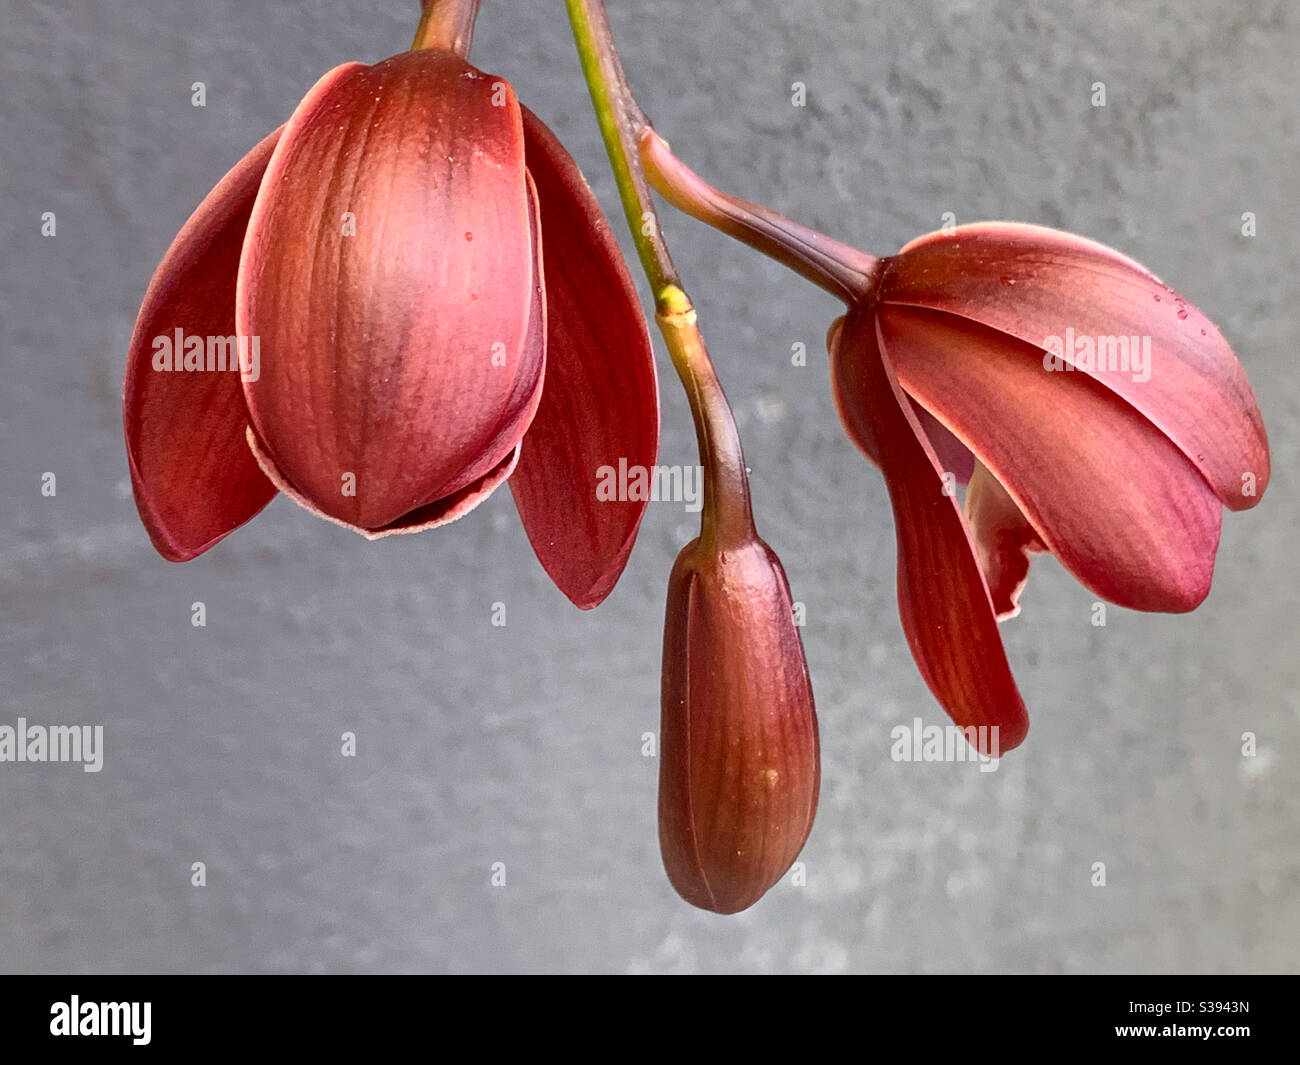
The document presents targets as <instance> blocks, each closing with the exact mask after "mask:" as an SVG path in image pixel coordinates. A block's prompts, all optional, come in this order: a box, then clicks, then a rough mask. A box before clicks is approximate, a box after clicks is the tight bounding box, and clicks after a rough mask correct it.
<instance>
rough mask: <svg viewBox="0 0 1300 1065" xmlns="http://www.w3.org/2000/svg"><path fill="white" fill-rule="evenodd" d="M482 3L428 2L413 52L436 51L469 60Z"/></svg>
mask: <svg viewBox="0 0 1300 1065" xmlns="http://www.w3.org/2000/svg"><path fill="white" fill-rule="evenodd" d="M481 3H482V0H424V13H423V14H422V15H421V16H420V25H419V27H418V28H417V29H416V31H415V40H414V41H412V42H411V50H412V51H416V50H418V49H421V48H436V49H438V50H439V51H443V52H454V53H455V54H456V55H458V56H460V57H461V58H462V59H464V58H466V57H467V56H468V55H469V48H470V45H471V43H473V40H474V21H475V19H477V18H478V9H479V5H480V4H481Z"/></svg>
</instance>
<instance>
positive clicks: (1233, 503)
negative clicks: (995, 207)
mask: <svg viewBox="0 0 1300 1065" xmlns="http://www.w3.org/2000/svg"><path fill="white" fill-rule="evenodd" d="M878 270H879V272H878V274H877V277H876V285H875V287H874V289H873V290H872V293H871V295H870V296H869V297H868V298H867V299H866V300H865V301H864V302H862V303H860V304H859V305H857V306H854V307H853V308H851V309H850V311H849V314H848V316H847V318H845V319H841V320H840V322H837V323H836V325H835V326H832V328H831V333H830V336H829V338H828V342H829V346H830V349H831V356H832V378H833V382H834V390H835V399H836V404H837V406H838V408H839V411H840V416H841V419H842V420H843V422H844V425H845V428H846V429H847V430H848V432H849V435H850V436H851V437H852V438H853V440H854V442H855V443H857V445H858V446H859V447H860V448H861V449H862V450H863V451H864V452H865V453H866V454H867V455H868V456H869V457H870V458H872V459H873V460H874V461H875V462H876V463H877V464H878V465H880V467H881V470H882V472H883V473H884V475H885V479H886V482H887V483H888V486H889V493H890V499H891V501H892V504H893V509H894V524H895V528H896V532H897V537H898V559H899V563H898V593H899V609H900V613H901V615H902V621H903V627H904V630H905V631H906V634H907V639H908V642H909V644H910V645H911V648H912V653H913V655H914V657H915V658H916V662H917V665H918V666H919V667H920V670H921V674H922V676H924V678H925V680H926V682H927V683H928V684H929V686H930V688H931V690H932V691H933V692H934V694H935V696H936V697H937V698H938V699H939V701H940V702H941V703H942V704H943V705H944V707H945V708H946V709H947V710H948V712H949V713H950V714H951V715H952V717H953V719H954V720H955V721H956V722H957V723H958V724H959V725H961V726H963V727H965V726H971V725H976V726H978V725H998V726H1000V731H1001V736H1000V746H1001V749H1002V750H1003V751H1005V750H1009V749H1010V748H1012V747H1014V746H1016V745H1017V744H1018V743H1019V742H1020V741H1021V740H1022V739H1023V738H1024V735H1025V731H1026V730H1027V728H1028V719H1027V715H1026V713H1025V708H1024V704H1023V703H1022V701H1021V699H1020V694H1019V692H1018V691H1017V690H1016V685H1015V681H1014V680H1013V678H1012V676H1011V671H1010V669H1009V667H1008V666H1007V661H1006V655H1005V653H1004V651H1003V648H1002V641H1001V638H1000V636H999V634H998V629H997V619H998V618H999V617H1008V616H1011V615H1012V614H1014V613H1015V612H1016V610H1017V605H1016V600H1017V597H1018V595H1019V592H1020V589H1021V587H1022V585H1023V583H1024V580H1025V576H1026V574H1027V571H1028V567H1029V553H1030V552H1031V551H1035V550H1049V551H1051V552H1052V553H1053V554H1055V555H1056V556H1057V557H1058V558H1059V559H1060V561H1061V562H1062V564H1063V565H1064V566H1065V567H1066V568H1067V569H1069V570H1070V572H1072V573H1073V574H1074V575H1075V576H1076V577H1077V578H1078V579H1079V580H1080V581H1081V582H1082V583H1083V584H1084V585H1085V586H1086V587H1087V588H1089V589H1090V590H1091V591H1093V592H1094V593H1095V594H1096V595H1098V596H1099V597H1100V598H1102V599H1107V600H1110V601H1111V602H1114V603H1118V604H1120V605H1121V606H1126V607H1131V608H1133V609H1137V610H1162V611H1185V610H1191V609H1193V608H1195V607H1196V606H1197V605H1199V604H1200V603H1201V601H1202V600H1203V599H1204V598H1205V596H1206V594H1207V593H1208V592H1209V588H1210V580H1211V577H1212V575H1213V571H1214V556H1215V552H1216V550H1217V548H1218V543H1219V525H1220V521H1221V517H1222V507H1223V506H1227V507H1229V508H1230V509H1232V510H1242V509H1245V508H1248V507H1251V506H1253V505H1254V504H1255V503H1256V502H1258V501H1259V498H1260V496H1261V495H1262V494H1263V492H1264V489H1265V487H1266V485H1267V483H1268V477H1269V455H1268V442H1267V438H1266V436H1265V432H1264V424H1263V421H1262V419H1261V417H1260V413H1259V408H1258V407H1257V406H1256V403H1255V398H1254V395H1253V393H1252V392H1251V389H1250V385H1249V383H1248V382H1247V381H1246V377H1245V374H1244V373H1243V371H1242V369H1241V366H1240V365H1239V364H1238V363H1237V361H1236V359H1235V358H1234V357H1233V354H1232V350H1231V349H1230V348H1229V347H1228V345H1227V343H1226V342H1225V341H1224V339H1223V337H1222V336H1221V335H1220V334H1219V331H1218V330H1217V329H1216V328H1215V327H1214V325H1213V324H1212V323H1211V322H1210V321H1209V320H1208V319H1207V318H1206V317H1205V316H1204V315H1203V314H1201V312H1200V311H1198V310H1197V309H1196V308H1195V307H1193V306H1192V305H1191V304H1190V303H1188V302H1187V301H1186V300H1184V299H1182V297H1180V296H1178V295H1177V293H1175V292H1173V291H1172V290H1171V289H1170V288H1168V287H1167V286H1166V285H1165V284H1163V283H1162V282H1161V281H1160V280H1159V279H1158V278H1156V277H1154V276H1153V275H1152V274H1151V273H1150V272H1149V271H1147V270H1146V269H1144V268H1143V267H1141V266H1139V265H1138V264H1137V263H1135V262H1133V261H1132V260H1131V259H1128V258H1126V257H1124V256H1123V255H1120V254H1119V253H1118V252H1115V251H1112V250H1111V249H1109V248H1106V247H1103V246H1102V245H1100V244H1095V243H1093V242H1092V241H1089V240H1084V239H1083V238H1081V237H1076V236H1072V235H1070V234H1067V233H1060V232H1057V231H1055V230H1050V229H1043V228H1040V227H1036V226H1026V225H1014V224H1009V223H983V224H978V225H970V226H963V227H959V228H957V229H956V230H955V231H954V232H952V233H950V234H942V233H935V234H931V235H929V236H926V237H922V238H920V239H919V240H916V241H913V242H912V243H911V244H909V245H908V246H907V247H905V248H904V249H903V250H902V251H901V252H899V253H898V254H897V255H896V256H893V257H892V258H888V259H884V260H881V261H880V265H879V268H878ZM1121 341H1122V343H1121ZM1125 353H1127V357H1125ZM972 456H973V457H972ZM945 471H946V472H949V473H952V474H953V475H954V477H953V480H959V481H965V480H966V479H967V478H969V488H968V489H967V494H966V501H965V514H964V515H963V512H962V509H961V508H960V507H959V505H958V502H957V500H956V498H955V496H954V495H953V494H952V492H951V480H947V479H945V478H944V473H945Z"/></svg>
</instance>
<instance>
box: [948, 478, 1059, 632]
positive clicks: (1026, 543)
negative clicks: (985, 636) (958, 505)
mask: <svg viewBox="0 0 1300 1065" xmlns="http://www.w3.org/2000/svg"><path fill="white" fill-rule="evenodd" d="M964 509H965V513H966V524H967V525H969V526H970V530H971V535H972V536H973V537H974V539H975V553H976V554H977V555H979V560H980V568H981V569H983V571H984V579H985V581H986V582H987V583H988V586H989V595H990V596H992V598H993V609H994V610H995V611H996V612H997V615H998V620H999V621H1006V620H1007V619H1008V618H1013V617H1015V616H1016V615H1017V614H1019V613H1020V593H1021V591H1022V590H1023V589H1024V587H1025V581H1026V580H1028V578H1029V555H1030V553H1031V552H1034V551H1045V550H1047V547H1046V545H1045V544H1044V543H1043V541H1042V540H1041V539H1040V538H1039V536H1038V533H1037V532H1035V531H1034V527H1033V526H1032V525H1030V524H1029V519H1027V518H1026V517H1025V515H1024V512H1023V511H1021V509H1020V508H1019V507H1018V506H1016V501H1015V500H1014V499H1012V498H1011V497H1010V496H1009V495H1007V490H1006V489H1005V488H1003V487H1002V484H1001V482H1000V481H998V479H997V478H996V477H994V476H993V474H991V473H989V469H988V467H987V466H985V465H984V463H982V462H979V461H978V460H977V461H976V463H975V470H974V472H973V473H972V474H971V479H970V487H968V488H967V489H966V503H965V508H964Z"/></svg>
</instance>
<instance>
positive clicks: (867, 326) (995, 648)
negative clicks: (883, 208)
mask: <svg viewBox="0 0 1300 1065" xmlns="http://www.w3.org/2000/svg"><path fill="white" fill-rule="evenodd" d="M874 310H875V309H874V307H872V306H870V305H864V306H859V307H855V308H854V309H853V310H851V311H850V312H849V315H848V318H847V320H846V321H845V325H844V329H843V331H842V333H841V335H840V337H839V342H838V343H837V344H836V345H835V347H834V348H833V350H832V351H831V380H832V383H833V387H834V390H835V403H836V407H837V408H838V409H839V412H840V418H841V419H842V420H843V422H844V426H845V428H846V429H847V430H848V433H849V436H850V437H851V438H852V439H853V440H854V442H855V443H857V444H858V446H859V447H860V448H862V450H863V451H864V452H866V453H867V454H877V455H879V456H880V460H881V469H882V471H883V472H884V475H885V483H886V484H887V485H888V487H889V498H890V502H891V503H892V504H893V508H894V529H895V533H896V535H897V539H898V607H899V614H900V616H901V618H902V622H903V631H904V632H905V633H906V634H907V642H908V644H909V645H910V646H911V648H912V655H913V657H914V658H915V659H916V664H917V667H918V668H919V669H920V671H921V676H922V677H924V678H925V682H926V683H927V684H928V685H929V686H930V690H931V691H932V692H933V693H934V695H935V697H936V698H937V699H938V700H939V702H940V703H941V704H942V705H943V707H944V709H945V710H947V711H948V713H949V714H950V715H951V716H952V719H953V720H954V721H955V722H956V723H957V724H958V725H960V726H961V727H963V728H970V727H972V726H973V727H979V726H990V727H992V726H997V728H998V733H997V735H996V739H993V738H992V736H991V734H990V733H980V734H970V733H968V737H971V739H972V743H973V744H974V745H975V746H976V747H977V748H978V749H980V750H981V751H982V752H983V753H989V754H992V753H995V752H994V751H993V750H991V749H990V748H992V747H993V746H995V745H996V746H997V748H998V750H999V752H1000V751H1008V750H1010V749H1012V748H1013V747H1016V746H1017V745H1019V744H1020V742H1021V741H1022V740H1023V739H1024V737H1025V733H1026V732H1027V731H1028V729H1029V718H1028V714H1027V713H1026V711H1025V705H1024V702H1023V701H1022V700H1021V698H1020V692H1019V691H1018V690H1017V689H1016V682H1015V679H1014V678H1013V677H1012V675H1011V668H1010V666H1009V665H1008V664H1007V658H1006V652H1005V651H1004V650H1003V647H1002V637H1001V636H1000V635H999V633H998V624H997V619H996V618H995V617H994V613H993V605H992V602H991V600H990V598H989V590H988V587H987V585H986V584H985V583H984V577H983V575H982V574H981V572H980V567H979V563H978V561H977V560H976V556H975V547H974V544H973V543H972V541H971V537H970V533H969V531H968V530H967V528H966V523H965V521H964V520H963V518H962V514H961V511H960V510H959V509H958V507H957V502H956V498H955V496H953V495H951V494H948V493H947V492H946V491H945V488H946V485H945V482H944V478H943V469H942V467H941V465H940V463H939V461H938V459H937V458H936V456H935V454H934V450H933V448H931V447H930V445H929V444H928V443H927V441H926V440H925V437H924V435H923V434H922V431H921V426H920V424H919V422H918V420H917V418H916V415H915V414H914V413H913V412H912V408H911V404H910V403H908V402H907V401H906V394H905V393H904V392H903V390H902V388H901V387H900V385H899V383H898V380H897V378H896V377H895V374H894V370H893V368H892V366H891V365H890V361H889V357H888V356H887V355H886V352H885V348H884V347H883V344H882V341H881V338H880V336H879V334H878V331H877V327H876V321H875V315H874Z"/></svg>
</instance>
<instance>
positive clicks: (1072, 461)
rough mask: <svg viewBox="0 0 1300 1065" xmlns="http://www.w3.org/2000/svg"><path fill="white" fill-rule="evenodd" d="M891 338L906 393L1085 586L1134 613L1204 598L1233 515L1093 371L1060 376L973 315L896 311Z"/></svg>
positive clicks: (882, 323)
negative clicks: (966, 451) (1225, 515)
mask: <svg viewBox="0 0 1300 1065" xmlns="http://www.w3.org/2000/svg"><path fill="white" fill-rule="evenodd" d="M879 330H880V336H881V339H882V342H883V343H884V345H885V350H886V351H887V352H888V353H889V358H890V359H891V360H892V362H893V364H894V366H895V367H896V368H897V371H898V376H899V379H900V381H901V382H902V383H903V387H904V388H905V389H907V390H908V391H909V392H910V393H911V394H912V395H914V396H915V397H916V398H917V399H918V400H919V401H920V402H921V403H922V404H923V405H925V406H926V407H927V408H929V409H930V410H931V411H932V412H934V414H935V415H936V416H937V417H938V418H939V419H940V420H941V421H942V422H943V423H944V424H945V425H947V426H948V428H950V429H951V430H952V431H953V432H954V433H956V434H957V436H958V437H959V438H960V439H961V440H962V441H963V442H964V443H965V444H966V445H967V446H968V447H970V449H971V450H972V451H973V452H974V453H975V454H976V456H977V457H978V458H979V459H980V461H981V462H983V463H984V464H985V465H986V466H987V467H988V468H989V470H990V471H991V472H992V473H993V475H994V476H995V477H996V478H997V479H998V480H999V481H1001V482H1002V484H1003V485H1004V486H1005V487H1006V489H1007V491H1008V493H1009V494H1010V495H1011V497H1012V499H1013V500H1014V501H1015V503H1016V505H1017V506H1018V507H1019V508H1020V509H1021V510H1022V511H1024V514H1025V516H1026V517H1027V518H1028V519H1029V521H1030V522H1031V523H1032V524H1033V526H1034V528H1035V529H1036V530H1037V532H1038V534H1039V536H1040V537H1041V538H1042V540H1043V543H1045V544H1046V545H1047V547H1048V548H1049V549H1050V550H1051V551H1052V552H1053V553H1054V554H1055V555H1056V556H1057V557H1058V558H1059V559H1060V560H1061V562H1062V563H1063V564H1064V565H1065V567H1066V568H1067V569H1069V570H1070V572H1071V573H1073V574H1074V575H1075V576H1076V577H1078V579H1079V580H1080V581H1082V582H1083V584H1085V585H1086V586H1087V587H1088V588H1090V589H1091V590H1092V591H1094V592H1096V594H1097V595H1099V596H1101V597H1102V598H1103V599H1109V600H1110V601H1111V602H1114V603H1118V604H1120V605H1121V606H1126V607H1130V608H1132V609H1134V610H1164V611H1173V612H1178V611H1185V610H1191V609H1193V608H1194V607H1196V606H1197V605H1198V604H1199V603H1200V602H1201V601H1202V600H1203V599H1204V598H1205V596H1206V594H1207V593H1208V592H1209V588H1210V579H1211V577H1212V576H1213V573H1214V553H1215V550H1216V549H1217V547H1218V543H1219V526H1220V523H1221V520H1222V507H1221V506H1220V504H1219V501H1218V500H1217V499H1216V498H1215V496H1214V493H1213V492H1212V491H1211V489H1210V487H1209V485H1207V484H1206V483H1205V479H1204V478H1203V477H1202V476H1201V474H1200V472H1199V471H1198V470H1197V469H1196V467H1194V466H1193V465H1192V464H1191V463H1190V462H1189V461H1188V460H1187V458H1186V456H1184V455H1183V453H1182V452H1181V451H1180V450H1179V449H1178V447H1177V446H1176V445H1175V444H1174V443H1173V442H1172V441H1171V440H1169V438H1168V437H1166V436H1165V435H1164V434H1163V433H1162V432H1160V430H1158V429H1157V428H1156V427H1155V426H1154V425H1152V424H1151V423H1150V422H1149V421H1147V420H1146V419H1145V418H1144V417H1142V415H1141V414H1139V413H1138V412H1137V411H1136V410H1134V409H1133V408H1132V407H1130V406H1129V405H1128V404H1126V403H1125V402H1124V401H1123V400H1121V399H1120V398H1119V397H1118V396H1117V395H1115V393H1114V392H1112V391H1110V390H1109V389H1107V388H1105V387H1104V386H1103V385H1102V384H1100V383H1099V382H1098V381H1097V380H1095V379H1094V378H1093V377H1091V376H1089V375H1088V374H1083V373H1075V372H1060V373H1053V372H1048V371H1047V370H1045V369H1044V365H1043V362H1044V360H1043V355H1042V352H1041V351H1040V350H1039V349H1036V348H1034V347H1032V346H1030V345H1028V344H1024V343H1022V342H1021V341H1018V340H1015V339H1014V338H1012V337H1009V336H1007V335H1006V334H1005V333H999V332H997V331H996V330H993V329H989V328H987V327H985V326H981V325H978V324H976V323H974V322H971V321H968V320H966V319H964V318H958V317H955V316H953V315H951V314H941V313H938V312H935V311H925V310H920V309H917V308H909V307H898V306H883V307H881V309H880V313H879Z"/></svg>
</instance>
